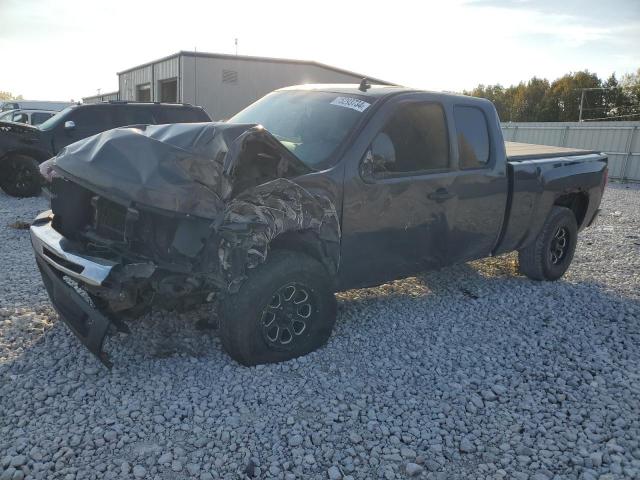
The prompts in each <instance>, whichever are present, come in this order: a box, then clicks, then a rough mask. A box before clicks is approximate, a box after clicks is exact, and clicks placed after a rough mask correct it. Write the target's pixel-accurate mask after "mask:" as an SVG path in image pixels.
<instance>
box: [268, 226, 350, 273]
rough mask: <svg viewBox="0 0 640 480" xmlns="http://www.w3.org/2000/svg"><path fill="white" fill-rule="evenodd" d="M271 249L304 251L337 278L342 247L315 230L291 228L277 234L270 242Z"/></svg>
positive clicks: (303, 252)
mask: <svg viewBox="0 0 640 480" xmlns="http://www.w3.org/2000/svg"><path fill="white" fill-rule="evenodd" d="M269 250H271V251H282V250H289V251H292V252H298V253H302V254H304V255H308V256H309V257H311V258H313V259H314V260H317V261H318V262H320V263H321V264H322V266H323V267H324V268H325V270H326V271H327V274H328V275H329V276H330V277H331V278H332V281H334V280H335V276H336V274H337V272H338V266H339V262H340V248H339V245H336V244H335V243H334V242H327V241H325V240H322V239H321V238H320V235H318V232H316V231H314V230H289V231H286V232H283V233H281V234H280V235H278V236H276V237H275V238H274V239H273V240H272V241H271V243H270V244H269Z"/></svg>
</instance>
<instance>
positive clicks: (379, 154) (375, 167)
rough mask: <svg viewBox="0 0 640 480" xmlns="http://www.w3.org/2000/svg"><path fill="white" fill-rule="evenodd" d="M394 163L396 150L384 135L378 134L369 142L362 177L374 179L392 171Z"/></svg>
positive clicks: (387, 136) (363, 162)
mask: <svg viewBox="0 0 640 480" xmlns="http://www.w3.org/2000/svg"><path fill="white" fill-rule="evenodd" d="M395 163H396V149H395V147H394V146H393V142H392V141H391V138H390V137H389V135H387V134H386V133H383V132H380V133H378V135H376V137H375V138H374V139H373V142H371V145H370V146H369V149H368V150H367V153H366V154H365V157H364V160H363V161H362V166H361V171H362V176H363V177H376V176H380V175H384V174H385V173H387V172H392V171H393V166H394V165H395Z"/></svg>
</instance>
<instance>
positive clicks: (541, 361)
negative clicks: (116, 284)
mask: <svg viewBox="0 0 640 480" xmlns="http://www.w3.org/2000/svg"><path fill="white" fill-rule="evenodd" d="M45 206H46V202H45V200H44V199H43V198H36V199H26V200H16V199H13V198H9V197H7V196H5V195H4V194H0V245H2V248H3V250H2V257H1V260H0V261H1V262H2V263H1V266H0V461H1V464H0V479H2V480H4V479H21V478H64V479H73V478H78V479H91V478H158V479H180V478H200V479H203V480H204V479H212V478H231V479H238V478H285V479H293V478H331V479H340V478H345V479H346V478H358V479H360V478H385V479H393V478H407V477H414V478H430V479H431V478H433V479H452V478H461V479H462V478H497V479H500V478H514V479H518V480H520V479H532V480H545V479H551V478H555V479H569V478H580V479H616V478H636V479H638V478H640V369H639V368H638V365H639V361H640V288H639V286H640V273H639V272H640V188H638V187H629V186H621V185H611V186H610V187H609V188H608V189H607V192H606V195H605V199H604V202H603V213H602V216H601V217H600V220H599V222H598V223H597V224H596V225H595V226H594V227H592V228H590V229H588V230H586V231H585V232H583V233H582V234H581V237H580V242H579V245H578V250H577V253H576V258H575V260H574V263H573V266H572V267H571V269H570V271H569V272H568V274H567V276H566V277H565V278H564V279H563V280H561V281H559V282H556V283H535V282H532V281H529V280H527V279H525V278H524V277H521V276H519V275H518V274H517V273H516V270H515V268H516V263H515V257H514V256H513V255H508V256H503V257H499V258H494V259H488V260H484V261H479V262H474V263H472V264H469V265H461V266H456V267H453V268H448V269H445V270H442V271H439V272H432V273H428V274H426V275H424V276H421V277H417V278H410V279H406V280H403V281H398V282H394V283H390V284H386V285H383V286H381V287H378V288H372V289H366V290H354V291H349V292H346V293H342V294H340V295H339V307H340V310H339V318H338V323H337V328H336V331H335V333H334V335H333V336H332V338H331V340H330V341H329V344H328V345H327V346H326V347H325V348H323V349H321V350H319V351H317V352H314V353H313V354H311V355H308V356H306V357H304V358H301V359H298V360H294V361H290V362H287V363H284V364H279V365H272V366H263V367H256V368H244V367H240V366H238V365H237V364H235V363H233V362H232V361H231V360H230V359H229V358H228V357H227V356H226V355H225V354H224V353H223V352H222V350H221V347H220V342H219V340H218V338H217V337H216V333H215V331H212V332H206V333H204V334H203V332H201V331H199V330H197V329H196V328H195V321H196V320H197V319H199V318H202V317H203V316H204V315H205V314H206V312H199V313H197V314H193V315H180V314H175V313H154V314H153V315H152V316H149V317H146V318H144V319H143V320H142V321H141V322H139V323H137V324H135V325H133V326H132V330H133V334H132V335H129V336H125V335H121V334H120V335H119V336H117V337H114V338H110V339H109V340H108V342H107V346H106V348H107V350H108V351H109V354H110V356H111V359H112V360H113V361H114V363H115V367H114V368H113V370H112V371H111V372H108V371H107V370H105V369H103V368H102V367H101V365H100V364H99V362H98V361H97V360H96V359H95V358H94V357H92V356H91V354H89V353H88V352H87V351H86V350H85V349H84V347H82V346H81V345H80V343H79V342H78V341H77V340H76V339H75V337H74V336H73V335H72V334H71V332H70V331H69V330H68V329H67V328H66V326H64V325H63V324H62V323H61V322H59V321H58V320H57V316H56V314H55V313H54V311H53V310H52V308H51V306H50V304H49V302H48V298H47V295H46V294H45V291H44V287H43V285H42V282H41V279H40V276H39V274H38V272H37V269H36V266H35V262H34V260H33V256H32V253H31V248H30V245H29V239H28V232H27V230H24V229H20V228H16V227H20V226H21V224H20V223H19V222H20V221H29V220H31V219H32V218H33V217H34V216H35V214H36V213H37V212H38V211H40V210H43V209H44V208H45ZM16 222H18V223H16Z"/></svg>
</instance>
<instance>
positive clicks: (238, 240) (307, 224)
mask: <svg viewBox="0 0 640 480" xmlns="http://www.w3.org/2000/svg"><path fill="white" fill-rule="evenodd" d="M239 227H241V228H239ZM300 231H305V232H307V231H312V232H314V233H315V234H316V235H317V238H318V240H319V241H321V242H330V243H333V244H334V247H335V248H328V249H326V251H327V252H339V248H338V246H339V242H340V222H339V219H338V213H337V211H336V209H335V206H334V204H333V202H331V200H329V199H328V198H327V197H326V196H323V195H319V194H313V193H311V192H309V191H308V190H306V189H304V188H303V187H301V186H300V185H298V184H297V183H295V182H293V181H291V180H289V179H286V178H278V179H276V180H272V181H270V182H268V183H265V184H262V185H259V186H257V187H255V188H253V189H251V190H249V191H246V192H244V193H243V194H242V195H240V196H239V197H237V198H235V199H233V200H232V201H231V202H230V203H229V204H228V206H227V207H226V208H225V211H224V217H223V220H222V224H221V225H220V226H219V228H218V232H219V234H220V237H221V241H220V244H219V249H218V254H219V259H220V265H221V267H222V269H223V271H225V272H226V274H227V280H228V282H229V289H230V290H232V291H233V290H236V289H237V287H238V286H239V283H240V282H241V281H242V280H243V279H244V277H245V268H254V267H256V266H257V265H259V264H260V263H262V262H264V261H265V260H266V258H267V255H268V251H269V245H270V244H271V241H272V240H273V239H275V238H276V237H277V236H278V235H281V234H283V233H286V232H300ZM238 260H241V261H238ZM327 260H329V262H330V264H331V267H332V269H333V270H334V271H337V269H338V261H339V259H338V256H337V255H333V256H330V258H328V259H327Z"/></svg>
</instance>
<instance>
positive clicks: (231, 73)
mask: <svg viewBox="0 0 640 480" xmlns="http://www.w3.org/2000/svg"><path fill="white" fill-rule="evenodd" d="M222 83H230V84H232V85H235V84H237V83H238V72H236V71H235V70H222Z"/></svg>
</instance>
